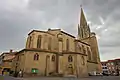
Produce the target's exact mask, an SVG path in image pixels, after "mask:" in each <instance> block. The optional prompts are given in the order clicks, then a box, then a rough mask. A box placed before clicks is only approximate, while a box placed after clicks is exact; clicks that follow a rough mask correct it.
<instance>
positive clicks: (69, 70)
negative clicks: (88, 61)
mask: <svg viewBox="0 0 120 80" xmlns="http://www.w3.org/2000/svg"><path fill="white" fill-rule="evenodd" d="M68 74H69V75H73V66H72V64H70V65H69V66H68Z"/></svg>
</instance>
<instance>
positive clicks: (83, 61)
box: [81, 56, 85, 65]
mask: <svg viewBox="0 0 120 80" xmlns="http://www.w3.org/2000/svg"><path fill="white" fill-rule="evenodd" d="M81 58H82V65H85V59H84V56H82V57H81Z"/></svg>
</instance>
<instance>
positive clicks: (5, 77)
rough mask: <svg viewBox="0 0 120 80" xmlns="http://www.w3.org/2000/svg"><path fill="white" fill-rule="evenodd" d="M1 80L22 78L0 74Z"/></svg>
mask: <svg viewBox="0 0 120 80" xmlns="http://www.w3.org/2000/svg"><path fill="white" fill-rule="evenodd" d="M0 80H21V79H16V78H14V77H10V76H1V75H0Z"/></svg>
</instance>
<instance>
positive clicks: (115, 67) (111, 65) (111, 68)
mask: <svg viewBox="0 0 120 80" xmlns="http://www.w3.org/2000/svg"><path fill="white" fill-rule="evenodd" d="M101 64H102V68H103V72H104V71H107V70H108V72H109V73H110V74H111V75H116V74H118V75H120V59H114V60H108V61H105V62H101ZM105 67H107V69H105Z"/></svg>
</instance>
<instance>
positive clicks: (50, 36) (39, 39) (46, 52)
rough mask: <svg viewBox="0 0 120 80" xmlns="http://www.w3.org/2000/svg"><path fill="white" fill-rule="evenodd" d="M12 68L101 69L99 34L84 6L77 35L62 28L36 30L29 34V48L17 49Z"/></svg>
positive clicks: (42, 71) (47, 71)
mask: <svg viewBox="0 0 120 80" xmlns="http://www.w3.org/2000/svg"><path fill="white" fill-rule="evenodd" d="M12 70H14V71H19V70H22V71H23V72H24V75H31V74H32V73H36V75H41V76H49V75H51V74H53V73H57V74H62V75H64V76H66V75H76V76H79V77H84V76H88V72H92V71H97V72H101V71H102V68H101V63H100V57H99V52H98V45H97V39H96V35H95V33H93V32H91V31H90V28H89V25H88V24H87V21H86V19H85V16H84V13H83V10H82V8H81V18H80V25H78V38H77V39H76V37H74V36H72V35H71V34H68V33H66V32H64V31H61V29H48V31H38V30H33V31H31V32H30V33H29V34H28V38H27V41H26V47H25V49H23V50H21V51H19V52H18V53H16V57H15V59H14V67H12Z"/></svg>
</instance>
